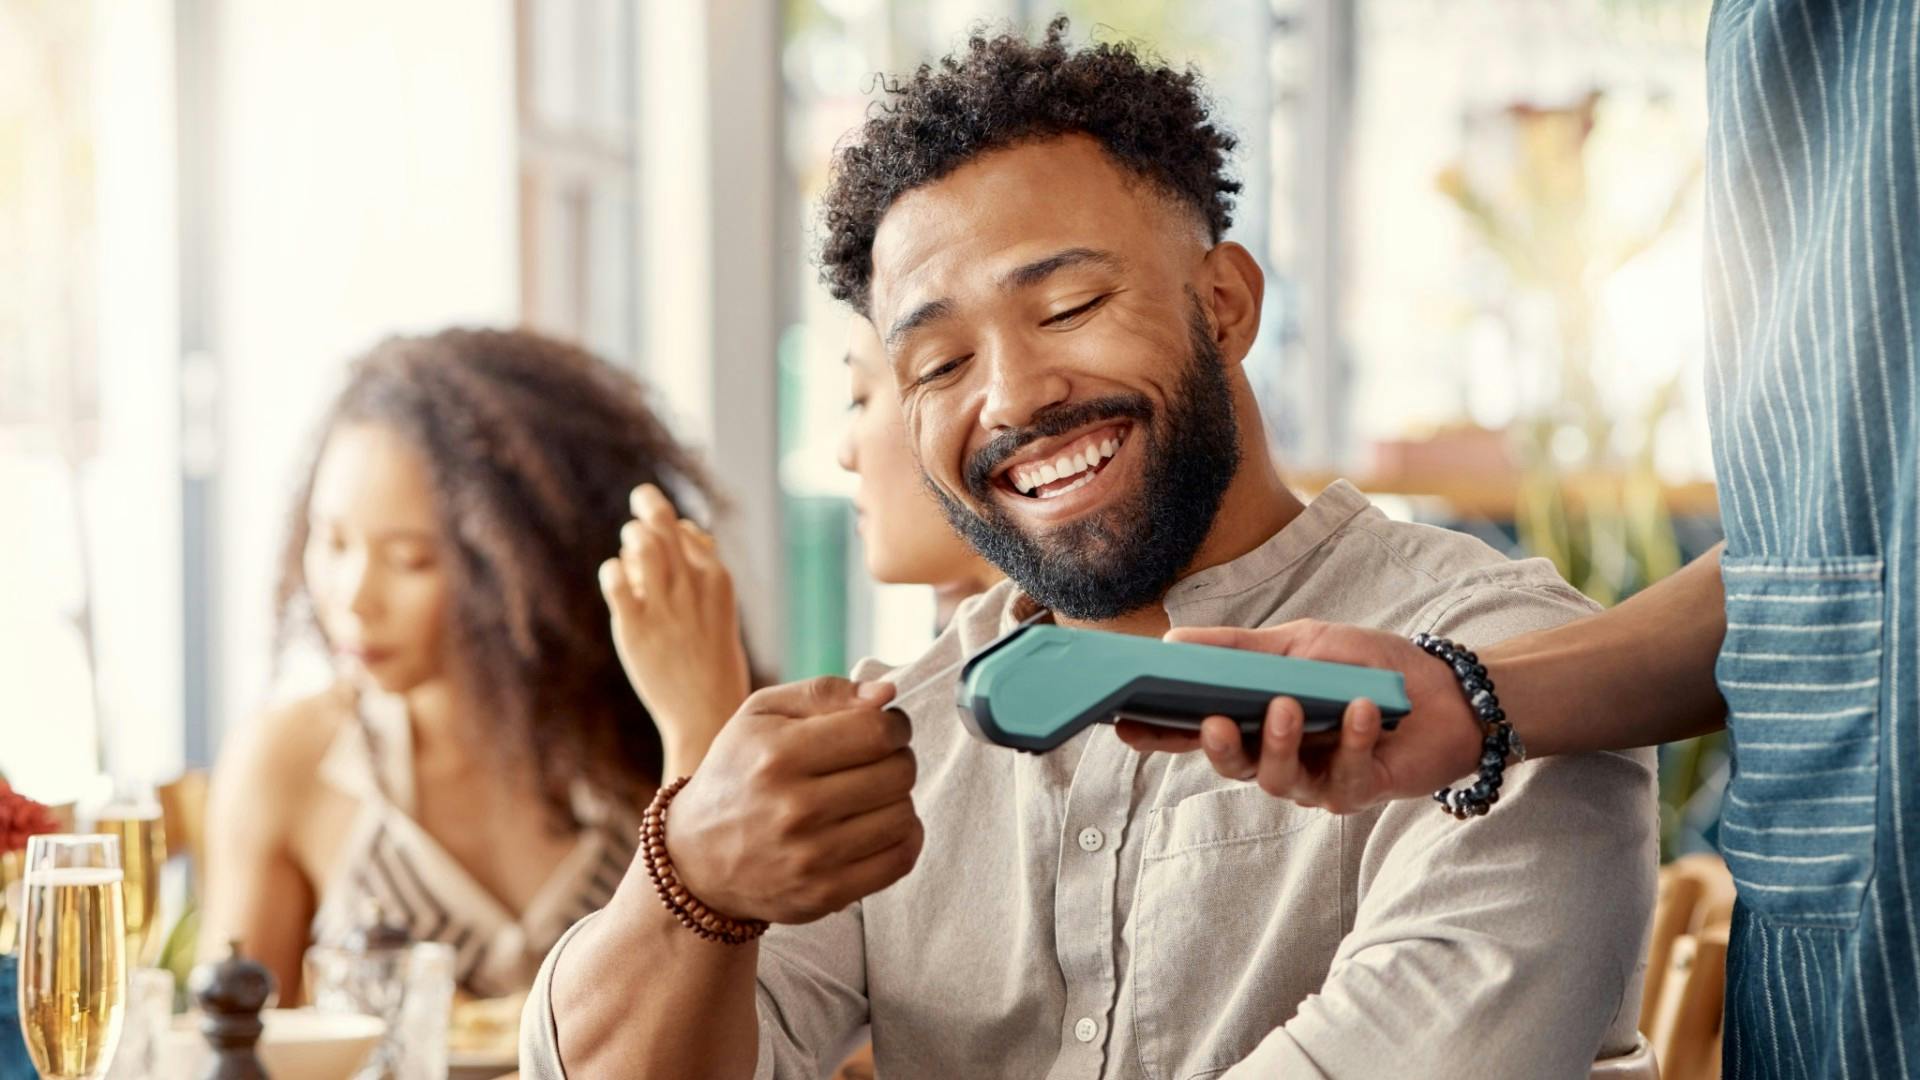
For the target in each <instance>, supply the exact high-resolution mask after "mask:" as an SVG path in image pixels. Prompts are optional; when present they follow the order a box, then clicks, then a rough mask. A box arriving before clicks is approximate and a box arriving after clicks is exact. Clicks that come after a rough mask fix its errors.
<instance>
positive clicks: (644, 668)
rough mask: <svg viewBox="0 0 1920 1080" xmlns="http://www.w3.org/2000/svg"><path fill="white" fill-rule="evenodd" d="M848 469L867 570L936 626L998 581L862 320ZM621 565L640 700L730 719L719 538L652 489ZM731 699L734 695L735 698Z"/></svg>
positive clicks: (844, 448)
mask: <svg viewBox="0 0 1920 1080" xmlns="http://www.w3.org/2000/svg"><path fill="white" fill-rule="evenodd" d="M850 337H851V340H850V341H849V343H848V348H847V377H848V383H849V389H850V401H849V405H848V414H849V417H848V423H847V430H846V433H845V434H844V436H843V437H842V439H841V443H840V466H841V467H842V468H844V469H846V470H847V471H848V472H851V473H853V474H854V476H855V477H856V478H857V480H858V486H857V488H856V490H855V494H854V498H853V505H854V511H855V513H856V514H857V521H858V528H859V530H860V539H861V541H862V549H863V551H864V553H865V555H866V561H867V570H868V572H869V573H871V574H872V575H873V577H874V579H875V580H876V581H880V582H883V583H886V584H890V585H927V586H931V587H932V588H933V591H934V597H935V611H936V619H937V626H936V629H940V628H944V627H945V626H946V623H947V620H948V619H949V618H951V617H952V615H953V612H954V609H955V608H957V607H959V606H960V603H961V602H962V601H964V600H966V599H967V598H968V597H970V596H973V595H975V594H976V593H981V592H985V591H986V590H987V589H988V588H989V587H991V586H992V585H993V584H994V583H995V582H997V581H999V580H1000V572H999V571H998V570H996V569H994V567H993V565H992V564H990V563H988V562H987V561H986V560H985V559H983V558H981V557H980V556H979V555H978V554H977V553H975V552H974V550H973V549H972V548H971V547H969V546H967V542H966V541H965V540H962V539H961V538H960V536H959V534H957V533H955V532H954V531H953V529H952V528H951V527H949V526H948V525H947V522H946V519H945V518H944V517H943V516H942V515H941V512H940V508H939V506H938V505H937V504H936V503H935V502H934V501H933V499H932V497H931V496H929V495H928V494H927V491H926V488H925V485H924V483H923V482H922V480H921V479H920V466H919V465H918V463H916V462H915V461H914V459H913V453H912V450H911V448H910V447H909V445H908V443H907V435H906V427H905V423H904V420H903V418H902V416H901V412H900V397H899V394H898V392H897V391H896V389H895V387H894V382H893V373H892V370H891V369H890V368H889V367H888V366H887V359H886V355H885V352H884V350H883V349H882V347H881V343H880V337H879V335H878V334H877V333H875V331H874V329H873V324H872V323H869V322H868V321H867V320H865V319H863V318H858V317H856V318H854V319H853V320H852V327H851V335H850ZM632 510H633V520H632V521H630V522H628V523H627V524H626V525H625V526H624V527H623V528H622V530H621V533H620V541H621V543H620V557H619V558H618V559H609V560H607V561H606V562H605V563H604V564H603V565H602V566H601V567H600V587H601V591H602V592H603V593H604V595H605V596H606V600H607V605H608V607H609V608H610V609H611V611H612V613H613V636H614V640H615V642H616V643H617V645H618V648H619V651H620V657H621V660H622V661H623V662H624V663H625V664H626V668H627V674H628V676H629V677H630V678H631V679H632V680H633V686H634V689H635V690H636V691H638V692H639V694H640V696H641V698H642V699H643V700H645V701H646V702H648V703H649V704H656V703H657V705H658V707H660V708H669V709H671V710H672V711H674V712H675V714H677V715H699V716H704V717H712V716H714V715H718V716H719V717H720V718H721V719H722V720H723V721H724V719H725V718H726V717H728V716H730V715H732V713H733V711H734V710H735V709H736V708H738V707H739V705H740V703H741V701H743V700H744V699H745V697H746V693H745V692H744V691H743V690H740V691H737V692H736V690H735V688H738V687H741V686H743V685H744V681H743V679H742V677H741V676H740V674H739V672H740V670H741V669H742V667H743V666H744V664H745V659H744V654H743V653H742V652H741V651H740V625H739V619H738V617H737V614H736V609H735V606H734V595H733V583H732V580H731V578H730V577H729V576H728V574H727V570H726V567H725V566H723V565H722V564H721V563H720V562H719V561H718V560H717V559H715V558H714V557H713V541H712V539H711V538H709V537H708V536H707V535H706V534H705V533H704V532H702V531H701V530H700V529H699V528H698V527H696V526H694V525H693V524H692V523H691V522H688V521H685V520H682V519H681V518H680V517H679V516H678V515H677V514H676V513H675V512H674V509H673V506H672V505H671V504H670V503H669V502H668V501H667V500H666V499H665V498H664V497H663V496H662V495H661V494H660V492H659V491H658V490H657V489H655V488H653V487H651V486H645V487H642V488H640V489H637V490H635V491H634V493H633V503H632ZM729 694H733V695H734V696H731V697H729Z"/></svg>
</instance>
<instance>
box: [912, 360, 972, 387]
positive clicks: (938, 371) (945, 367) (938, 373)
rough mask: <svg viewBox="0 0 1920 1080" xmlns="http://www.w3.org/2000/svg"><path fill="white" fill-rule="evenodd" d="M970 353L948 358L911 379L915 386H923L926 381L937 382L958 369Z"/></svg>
mask: <svg viewBox="0 0 1920 1080" xmlns="http://www.w3.org/2000/svg"><path fill="white" fill-rule="evenodd" d="M971 355H972V354H971V353H969V354H968V355H967V356H956V357H954V358H953V359H952V360H949V361H947V362H946V363H944V364H941V365H940V366H939V367H936V368H934V369H932V370H931V371H928V372H927V373H925V374H923V375H921V376H920V377H919V378H917V379H915V380H913V384H914V385H915V386H925V385H927V384H928V383H932V382H938V381H940V380H941V379H944V378H946V377H947V376H949V375H951V374H953V373H954V372H956V371H958V370H960V365H961V364H964V363H966V362H967V359H968V357H970V356H971Z"/></svg>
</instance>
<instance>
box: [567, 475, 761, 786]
mask: <svg viewBox="0 0 1920 1080" xmlns="http://www.w3.org/2000/svg"><path fill="white" fill-rule="evenodd" d="M630 501H631V505H632V510H633V520H632V521H629V522H627V524H626V525H625V526H624V527H623V528H622V529H621V530H620V557H619V558H617V559H608V560H607V561H606V562H605V563H603V564H601V566H600V592H601V594H602V595H603V596H604V597H605V598H606V601H607V610H608V611H609V612H610V613H611V614H612V617H613V645H614V651H615V652H617V653H619V655H620V665H621V666H622V667H623V668H625V669H626V672H627V681H628V682H630V683H632V684H633V689H634V692H635V693H637V694H639V695H640V700H641V701H644V702H646V705H647V711H648V712H650V713H652V714H653V719H654V723H655V724H656V725H658V727H659V728H660V738H661V741H662V742H663V743H664V744H665V746H666V751H667V766H668V771H669V775H679V774H681V773H686V772H692V771H693V768H694V766H697V765H698V764H699V763H700V759H701V758H702V757H704V756H705V755H706V752H707V747H708V745H709V744H711V743H712V742H713V737H714V735H715V734H716V733H718V732H719V730H720V725H721V724H723V723H725V722H726V719H727V717H729V716H731V715H733V712H734V710H735V709H737V708H739V707H740V702H741V701H743V700H745V698H746V696H747V692H748V691H749V690H751V689H752V684H751V677H750V675H749V674H748V671H747V651H746V646H745V645H743V644H742V642H741V639H740V615H739V611H738V609H737V608H736V607H735V605H734V598H733V578H732V576H731V575H729V574H728V573H727V568H726V566H725V565H724V564H722V563H721V561H720V558H719V555H718V554H717V553H716V552H715V550H714V542H713V537H711V536H709V535H708V534H707V533H706V532H705V531H704V530H702V529H701V528H700V527H699V526H697V525H695V524H694V523H693V522H691V521H687V520H684V519H682V518H681V517H680V516H679V515H677V514H675V513H674V511H673V504H671V503H669V502H668V501H667V498H666V496H665V495H662V494H661V493H660V490H659V489H658V488H656V487H654V486H653V485H652V484H642V485H641V486H639V487H637V488H634V489H633V494H632V496H631V500H630Z"/></svg>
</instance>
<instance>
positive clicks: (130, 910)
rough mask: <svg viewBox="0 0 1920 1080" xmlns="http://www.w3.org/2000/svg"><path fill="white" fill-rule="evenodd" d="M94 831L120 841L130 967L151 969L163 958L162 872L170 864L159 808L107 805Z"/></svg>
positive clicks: (95, 824)
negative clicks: (161, 947)
mask: <svg viewBox="0 0 1920 1080" xmlns="http://www.w3.org/2000/svg"><path fill="white" fill-rule="evenodd" d="M93 830H94V831H95V832H98V833H105V834H106V835H108V836H117V837H119V838H120V861H121V868H122V869H123V870H124V871H125V872H126V879H125V885H124V891H123V893H122V899H123V902H124V904H125V906H126V913H127V966H128V967H130V968H142V967H152V966H153V962H154V961H155V960H158V959H159V958H160V946H161V944H162V941H161V934H160V869H161V867H163V866H165V865H166V861H167V839H166V833H165V831H164V830H163V829H162V828H161V825H160V808H159V807H157V806H152V805H148V806H132V805H124V804H123V805H116V806H108V807H105V808H103V809H102V810H101V811H100V814H99V816H98V818H96V819H95V821H94V824H93Z"/></svg>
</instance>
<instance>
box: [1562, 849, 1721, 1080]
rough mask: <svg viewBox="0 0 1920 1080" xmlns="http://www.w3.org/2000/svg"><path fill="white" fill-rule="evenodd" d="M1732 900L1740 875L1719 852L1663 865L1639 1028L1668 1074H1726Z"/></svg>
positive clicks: (1695, 1079) (1684, 1079) (1697, 1079)
mask: <svg viewBox="0 0 1920 1080" xmlns="http://www.w3.org/2000/svg"><path fill="white" fill-rule="evenodd" d="M1733 902H1734V884H1733V876H1732V875H1731V874H1729V873H1728V872H1727V867H1726V864H1725V863H1724V862H1722V861H1721V860H1720V857H1719V856H1717V855H1709V854H1699V855H1687V856H1684V857H1682V858H1679V859H1675V860H1674V861H1673V862H1671V863H1669V864H1668V865H1666V866H1663V867H1661V868H1660V883H1659V891H1658V892H1657V893H1656V894H1655V900H1654V908H1653V925H1652V928H1651V932H1650V934H1649V936H1648V942H1647V978H1646V984H1645V989H1644V990H1643V992H1642V996H1641V1000H1640V1031H1641V1032H1642V1033H1643V1035H1644V1036H1645V1038H1646V1040H1647V1042H1648V1044H1649V1047H1650V1050H1651V1053H1652V1056H1653V1057H1654V1059H1655V1060H1657V1062H1658V1064H1659V1072H1658V1073H1657V1075H1658V1076H1661V1077H1664V1078H1665V1080H1711V1078H1714V1077H1718V1076H1719V1075H1720V1014H1721V1008H1722V1006H1723V1005H1724V1004H1725V1000H1726V976H1727V930H1728V927H1729V925H1730V924H1731V923H1732V921H1733ZM1595 1075H1600V1074H1598V1073H1596V1074H1595Z"/></svg>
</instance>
